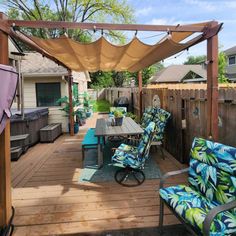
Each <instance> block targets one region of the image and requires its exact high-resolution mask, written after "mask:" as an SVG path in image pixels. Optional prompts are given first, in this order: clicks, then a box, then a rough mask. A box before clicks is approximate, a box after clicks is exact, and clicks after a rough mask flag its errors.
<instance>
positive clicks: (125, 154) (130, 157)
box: [112, 143, 142, 169]
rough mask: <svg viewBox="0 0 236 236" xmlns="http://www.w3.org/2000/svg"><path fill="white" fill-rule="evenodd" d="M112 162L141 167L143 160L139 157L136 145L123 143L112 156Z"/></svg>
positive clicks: (122, 165) (119, 164)
mask: <svg viewBox="0 0 236 236" xmlns="http://www.w3.org/2000/svg"><path fill="white" fill-rule="evenodd" d="M112 163H113V165H114V166H119V167H123V168H125V167H131V168H135V169H138V168H141V167H142V162H140V160H139V159H138V149H137V147H135V146H131V145H127V144H124V143H122V144H121V145H120V146H119V147H118V149H117V150H116V151H115V154H114V155H113V156H112Z"/></svg>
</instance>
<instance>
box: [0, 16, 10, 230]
mask: <svg viewBox="0 0 236 236" xmlns="http://www.w3.org/2000/svg"><path fill="white" fill-rule="evenodd" d="M0 19H6V15H4V14H3V13H1V12H0ZM0 52H1V53H0V64H4V65H8V64H9V59H8V35H7V34H6V33H4V32H3V31H1V30H0ZM10 217H11V156H10V120H9V119H8V120H7V123H6V127H5V129H4V130H3V132H2V133H1V134H0V226H1V227H6V226H7V225H8V223H9V220H10Z"/></svg>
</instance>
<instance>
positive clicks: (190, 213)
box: [160, 185, 236, 236]
mask: <svg viewBox="0 0 236 236" xmlns="http://www.w3.org/2000/svg"><path fill="white" fill-rule="evenodd" d="M160 195H161V197H162V199H164V200H165V201H166V203H167V204H168V205H169V206H171V207H172V208H173V209H174V210H175V212H176V213H177V214H178V215H179V216H181V217H182V218H183V219H184V220H185V221H186V222H187V223H188V224H191V225H192V226H193V227H194V228H195V229H197V232H199V233H201V232H202V229H203V222H204V220H205V218H206V215H207V213H208V212H209V211H210V210H211V209H212V208H213V207H215V206H217V204H215V203H213V202H211V201H210V200H209V199H207V198H205V197H204V196H202V195H201V194H200V193H199V192H197V191H195V190H193V189H192V188H191V187H188V186H185V185H177V186H174V187H168V188H164V189H160ZM233 233H236V215H234V214H232V213H231V212H229V211H226V212H224V213H220V214H218V215H217V216H216V218H215V219H214V221H213V223H212V224H211V233H210V235H211V236H221V235H233Z"/></svg>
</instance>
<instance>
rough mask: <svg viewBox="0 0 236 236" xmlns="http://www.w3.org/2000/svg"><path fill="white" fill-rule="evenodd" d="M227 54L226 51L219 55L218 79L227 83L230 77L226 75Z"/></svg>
mask: <svg viewBox="0 0 236 236" xmlns="http://www.w3.org/2000/svg"><path fill="white" fill-rule="evenodd" d="M226 64H227V62H226V55H225V53H224V52H220V53H219V55H218V81H219V83H227V82H228V79H227V78H226V77H225V74H226V70H225V68H226Z"/></svg>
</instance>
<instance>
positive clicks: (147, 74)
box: [126, 62, 164, 85]
mask: <svg viewBox="0 0 236 236" xmlns="http://www.w3.org/2000/svg"><path fill="white" fill-rule="evenodd" d="M163 68H164V65H163V64H162V63H160V62H159V63H156V64H154V65H151V66H149V67H146V68H145V69H143V70H142V80H143V85H146V84H147V83H148V80H149V79H150V78H151V77H152V76H153V75H154V74H155V73H157V72H158V71H160V70H162V69H163ZM126 78H130V79H131V78H133V79H135V84H136V85H138V72H134V73H130V72H126Z"/></svg>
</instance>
